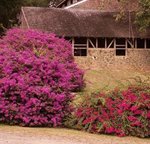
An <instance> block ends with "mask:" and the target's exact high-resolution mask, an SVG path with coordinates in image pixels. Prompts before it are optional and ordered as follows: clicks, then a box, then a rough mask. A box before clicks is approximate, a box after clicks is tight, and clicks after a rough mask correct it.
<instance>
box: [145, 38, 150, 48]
mask: <svg viewBox="0 0 150 144" xmlns="http://www.w3.org/2000/svg"><path fill="white" fill-rule="evenodd" d="M146 48H147V49H150V39H146Z"/></svg>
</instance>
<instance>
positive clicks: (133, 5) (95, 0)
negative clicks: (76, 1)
mask: <svg viewBox="0 0 150 144" xmlns="http://www.w3.org/2000/svg"><path fill="white" fill-rule="evenodd" d="M137 6H138V4H137V0H132V1H130V6H127V7H126V10H128V8H130V9H131V10H132V11H133V10H136V9H137ZM72 9H85V10H86V9H90V10H102V11H120V3H119V2H118V0H87V1H86V2H84V3H81V4H80V5H77V6H74V7H72Z"/></svg>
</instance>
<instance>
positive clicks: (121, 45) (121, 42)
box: [116, 38, 126, 56]
mask: <svg viewBox="0 0 150 144" xmlns="http://www.w3.org/2000/svg"><path fill="white" fill-rule="evenodd" d="M116 56H126V44H125V39H124V38H117V39H116Z"/></svg>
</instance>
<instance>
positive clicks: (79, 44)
mask: <svg viewBox="0 0 150 144" xmlns="http://www.w3.org/2000/svg"><path fill="white" fill-rule="evenodd" d="M74 56H87V38H84V37H76V38H74Z"/></svg>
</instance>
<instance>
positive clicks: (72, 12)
mask: <svg viewBox="0 0 150 144" xmlns="http://www.w3.org/2000/svg"><path fill="white" fill-rule="evenodd" d="M102 1H103V0H62V1H60V3H58V4H57V5H56V8H52V7H51V8H40V7H23V8H22V12H21V22H22V23H21V27H22V28H33V29H40V30H42V31H48V32H52V33H55V34H56V35H58V36H61V37H65V38H66V39H67V40H69V41H70V43H71V44H72V49H73V55H74V56H75V60H76V62H77V63H78V64H79V65H80V66H81V67H84V68H91V69H100V68H117V69H119V68H128V69H133V68H136V69H148V70H150V29H147V31H146V32H139V30H138V27H137V25H135V23H134V17H135V12H133V11H129V10H128V11H126V12H125V14H126V16H127V18H125V19H124V20H122V21H116V19H115V18H114V16H115V15H117V14H118V11H117V9H116V5H117V6H118V3H117V2H116V4H115V6H114V5H113V4H114V3H109V4H106V5H104V8H103V10H98V9H97V8H98V7H97V6H98V2H102ZM106 1H109V0H106ZM113 1H117V0H113ZM90 3H91V9H90ZM94 3H95V4H94ZM87 4H88V5H87ZM111 4H112V5H111ZM134 4H135V3H134ZM94 5H95V7H94ZM135 5H136V4H135ZM135 5H134V6H135ZM82 6H83V7H82ZM108 6H111V7H112V8H114V9H112V10H111V11H110V9H109V10H108ZM75 7H78V8H75ZM79 7H80V8H79ZM92 8H94V9H92Z"/></svg>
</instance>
